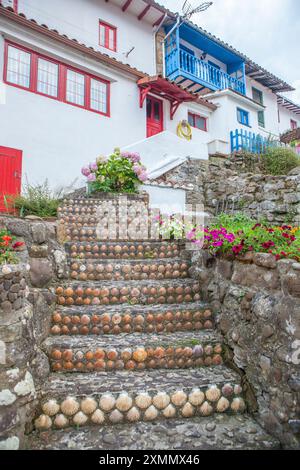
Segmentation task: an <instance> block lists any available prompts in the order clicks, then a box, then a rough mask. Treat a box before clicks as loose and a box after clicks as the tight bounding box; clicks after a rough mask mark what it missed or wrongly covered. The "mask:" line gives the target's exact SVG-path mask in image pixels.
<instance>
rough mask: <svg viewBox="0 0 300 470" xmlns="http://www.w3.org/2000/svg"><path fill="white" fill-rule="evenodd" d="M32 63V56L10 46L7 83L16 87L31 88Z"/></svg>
mask: <svg viewBox="0 0 300 470" xmlns="http://www.w3.org/2000/svg"><path fill="white" fill-rule="evenodd" d="M30 62H31V55H30V54H29V53H28V52H25V51H22V50H20V49H17V48H16V47H13V46H8V59H7V76H6V79H7V81H8V82H10V83H14V84H15V85H20V86H23V87H25V88H29V87H30Z"/></svg>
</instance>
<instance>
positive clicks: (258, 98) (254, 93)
mask: <svg viewBox="0 0 300 470" xmlns="http://www.w3.org/2000/svg"><path fill="white" fill-rule="evenodd" d="M252 96H253V100H254V101H256V102H257V103H260V104H263V94H262V91H260V90H257V89H256V88H252Z"/></svg>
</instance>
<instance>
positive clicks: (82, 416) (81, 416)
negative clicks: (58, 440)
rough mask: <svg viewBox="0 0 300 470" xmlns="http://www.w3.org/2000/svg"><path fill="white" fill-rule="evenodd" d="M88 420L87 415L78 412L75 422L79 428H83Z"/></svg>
mask: <svg viewBox="0 0 300 470" xmlns="http://www.w3.org/2000/svg"><path fill="white" fill-rule="evenodd" d="M87 420H88V417H87V415H85V414H84V413H82V411H78V413H76V415H75V416H74V418H73V422H74V424H76V425H77V426H83V425H84V424H85V423H86V422H87Z"/></svg>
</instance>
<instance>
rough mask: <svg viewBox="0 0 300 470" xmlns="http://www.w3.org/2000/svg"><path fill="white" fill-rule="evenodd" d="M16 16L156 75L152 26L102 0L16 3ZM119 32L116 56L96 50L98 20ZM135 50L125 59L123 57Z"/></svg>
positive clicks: (27, 0)
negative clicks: (17, 10)
mask: <svg viewBox="0 0 300 470" xmlns="http://www.w3.org/2000/svg"><path fill="white" fill-rule="evenodd" d="M19 12H22V13H24V14H25V15H26V16H27V17H28V18H34V19H35V20H36V21H37V22H38V23H40V24H46V25H48V26H49V28H53V29H56V30H58V32H60V33H62V34H66V35H67V36H69V37H70V38H71V39H73V38H76V39H77V40H78V41H79V42H83V43H84V44H86V45H88V46H93V47H94V48H95V49H97V50H99V51H101V52H104V53H105V54H108V55H110V56H112V57H115V58H116V59H118V60H120V61H121V62H124V63H127V64H129V65H131V66H133V67H136V68H137V69H139V70H142V71H143V72H147V73H149V74H154V73H155V63H154V40H153V28H152V25H151V24H149V23H147V22H146V21H138V19H137V17H136V15H133V14H131V13H129V12H125V13H123V12H122V10H121V8H120V6H117V5H114V4H113V3H112V2H108V3H106V2H104V1H103V0H51V1H49V0H19ZM100 19H101V20H103V21H105V22H107V23H109V24H112V25H113V26H116V27H117V28H118V30H117V52H113V51H110V50H109V49H105V48H103V47H100V46H99V20H100ZM132 47H135V49H134V51H133V52H131V54H130V55H129V56H128V57H126V53H127V52H128V51H129V50H130V49H131V48H132Z"/></svg>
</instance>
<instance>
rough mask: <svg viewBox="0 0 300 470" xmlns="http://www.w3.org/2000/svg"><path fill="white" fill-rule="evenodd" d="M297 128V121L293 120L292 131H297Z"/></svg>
mask: <svg viewBox="0 0 300 470" xmlns="http://www.w3.org/2000/svg"><path fill="white" fill-rule="evenodd" d="M297 127H298V123H297V121H295V120H294V119H291V129H292V131H293V130H294V129H297Z"/></svg>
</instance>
